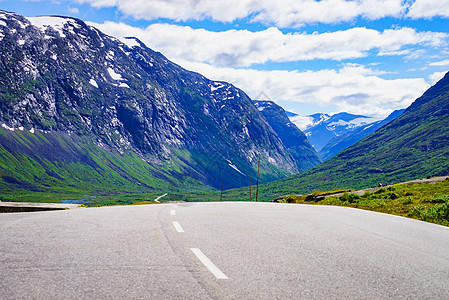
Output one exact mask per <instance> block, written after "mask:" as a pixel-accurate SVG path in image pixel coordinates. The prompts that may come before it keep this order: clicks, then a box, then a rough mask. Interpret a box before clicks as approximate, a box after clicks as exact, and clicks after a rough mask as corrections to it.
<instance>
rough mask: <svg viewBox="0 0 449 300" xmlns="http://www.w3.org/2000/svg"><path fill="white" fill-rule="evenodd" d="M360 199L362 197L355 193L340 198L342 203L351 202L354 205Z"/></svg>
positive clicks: (345, 194)
mask: <svg viewBox="0 0 449 300" xmlns="http://www.w3.org/2000/svg"><path fill="white" fill-rule="evenodd" d="M359 199H360V196H359V195H357V194H354V193H344V194H343V195H341V196H340V201H341V202H349V203H354V202H357V200H359Z"/></svg>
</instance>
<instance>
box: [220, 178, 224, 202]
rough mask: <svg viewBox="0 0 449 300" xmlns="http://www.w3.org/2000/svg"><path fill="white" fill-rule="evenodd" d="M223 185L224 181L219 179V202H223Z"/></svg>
mask: <svg viewBox="0 0 449 300" xmlns="http://www.w3.org/2000/svg"><path fill="white" fill-rule="evenodd" d="M223 183H224V179H223V178H222V179H221V195H220V202H221V200H223Z"/></svg>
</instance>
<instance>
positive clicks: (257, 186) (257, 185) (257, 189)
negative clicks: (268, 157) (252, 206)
mask: <svg viewBox="0 0 449 300" xmlns="http://www.w3.org/2000/svg"><path fill="white" fill-rule="evenodd" d="M259 168H260V154H259V163H258V164H257V183H256V202H257V200H258V197H259Z"/></svg>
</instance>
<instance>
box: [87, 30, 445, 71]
mask: <svg viewBox="0 0 449 300" xmlns="http://www.w3.org/2000/svg"><path fill="white" fill-rule="evenodd" d="M91 24H92V25H94V26H95V27H97V28H99V29H100V30H102V31H103V32H105V33H107V34H110V35H113V36H135V37H137V38H139V39H141V40H142V41H143V42H144V43H145V44H147V45H148V46H149V47H150V48H152V49H155V50H157V51H161V52H162V53H164V55H167V56H168V57H169V58H170V59H173V60H177V59H184V60H188V61H194V62H205V63H209V64H212V65H218V66H240V67H247V66H251V65H253V64H263V63H266V62H291V61H306V60H314V59H330V60H337V61H339V60H345V59H350V58H360V57H365V56H367V55H368V52H369V51H375V52H377V53H378V55H405V54H409V52H410V50H402V48H403V47H405V46H434V47H436V46H441V45H445V44H446V43H447V41H446V40H447V37H448V35H447V34H445V33H437V32H417V31H416V30H415V29H412V28H396V29H387V30H384V31H377V30H374V29H367V28H364V27H356V28H351V29H348V30H344V31H335V32H326V33H321V34H305V33H288V34H284V33H282V32H281V31H280V30H279V29H278V28H275V27H270V28H268V29H266V30H263V31H258V32H251V31H248V30H228V31H223V32H213V31H207V30H205V29H193V28H191V27H188V26H178V25H170V24H152V25H150V26H148V27H147V28H145V29H141V28H136V27H132V26H129V25H126V24H123V23H114V22H105V23H104V24H94V23H91ZM413 52H415V51H413Z"/></svg>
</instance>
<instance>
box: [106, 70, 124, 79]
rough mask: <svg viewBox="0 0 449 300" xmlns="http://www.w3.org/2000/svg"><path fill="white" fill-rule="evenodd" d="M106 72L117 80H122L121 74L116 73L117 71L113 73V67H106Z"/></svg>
mask: <svg viewBox="0 0 449 300" xmlns="http://www.w3.org/2000/svg"><path fill="white" fill-rule="evenodd" d="M108 73H109V76H111V78H112V79H114V80H117V81H119V80H122V75H121V74H118V73H115V71H114V69H112V68H108Z"/></svg>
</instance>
